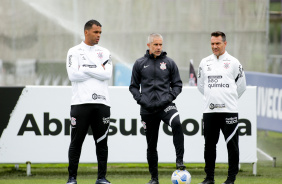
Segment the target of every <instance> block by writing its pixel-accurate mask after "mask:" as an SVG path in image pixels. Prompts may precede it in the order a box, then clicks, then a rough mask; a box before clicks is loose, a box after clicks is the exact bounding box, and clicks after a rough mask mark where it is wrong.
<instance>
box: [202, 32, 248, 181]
mask: <svg viewBox="0 0 282 184" xmlns="http://www.w3.org/2000/svg"><path fill="white" fill-rule="evenodd" d="M226 44H227V42H226V36H225V34H224V33H223V32H220V31H217V32H213V33H211V48H212V51H213V54H212V55H210V56H208V57H206V58H204V59H202V61H201V63H200V66H199V70H198V89H199V91H200V92H201V93H202V94H203V95H204V113H203V127H204V137H205V152H204V157H205V172H206V178H205V180H204V181H203V182H202V183H201V184H214V169H215V160H216V144H217V142H218V139H219V134H220V130H221V131H222V133H223V135H224V138H225V141H226V145H227V150H228V164H229V169H228V177H227V180H226V181H225V182H224V183H223V184H234V182H235V179H236V175H237V174H238V170H239V168H238V167H239V145H238V131H237V128H238V106H237V104H238V99H239V98H240V96H241V95H242V94H243V93H244V91H245V90H246V79H245V74H244V71H243V67H242V65H241V64H240V62H239V61H238V60H237V59H236V58H234V57H233V56H231V55H230V54H228V53H227V51H226V50H225V47H226Z"/></svg>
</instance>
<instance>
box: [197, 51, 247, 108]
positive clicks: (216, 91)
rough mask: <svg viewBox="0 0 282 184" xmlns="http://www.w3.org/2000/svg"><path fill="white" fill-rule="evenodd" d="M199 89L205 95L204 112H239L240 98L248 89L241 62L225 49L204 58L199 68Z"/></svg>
mask: <svg viewBox="0 0 282 184" xmlns="http://www.w3.org/2000/svg"><path fill="white" fill-rule="evenodd" d="M197 86H198V89H199V91H200V92H201V93H202V94H203V95H204V113H211V112H235V113H237V112H238V99H239V98H240V96H241V95H242V94H243V93H244V91H245V90H246V78H245V74H244V71H243V67H242V65H241V64H240V62H239V61H238V60H237V59H236V58H234V57H233V56H231V55H230V54H228V53H227V51H225V53H224V54H223V55H220V56H219V59H217V56H216V55H214V54H212V55H210V56H208V57H206V58H204V59H202V61H201V63H200V66H199V69H198V84H197Z"/></svg>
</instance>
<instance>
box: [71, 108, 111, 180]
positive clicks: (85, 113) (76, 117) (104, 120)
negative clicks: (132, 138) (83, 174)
mask: <svg viewBox="0 0 282 184" xmlns="http://www.w3.org/2000/svg"><path fill="white" fill-rule="evenodd" d="M109 125H110V107H108V106H106V105H103V104H82V105H72V106H71V127H72V131H71V143H70V147H69V167H68V171H69V176H70V177H71V176H73V177H75V178H76V176H77V169H78V163H79V158H80V154H81V147H82V144H83V141H84V139H85V136H86V134H87V132H88V129H89V127H91V129H92V132H93V138H94V140H95V145H96V155H97V160H98V178H103V177H105V175H106V172H107V160H108V145H107V138H108V131H109Z"/></svg>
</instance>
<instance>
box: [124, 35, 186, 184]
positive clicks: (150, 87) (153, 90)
mask: <svg viewBox="0 0 282 184" xmlns="http://www.w3.org/2000/svg"><path fill="white" fill-rule="evenodd" d="M162 43H163V37H162V36H161V35H160V34H155V33H153V34H150V35H149V37H148V43H147V46H148V47H149V50H147V52H146V54H145V55H144V56H143V57H141V58H139V59H137V60H136V62H135V64H134V66H133V70H132V76H131V84H130V86H129V90H130V92H131V93H132V95H133V97H134V99H135V100H136V101H137V103H138V104H139V105H140V106H141V110H140V111H141V112H140V114H141V119H142V123H143V127H144V130H145V132H146V140H147V160H148V164H149V171H150V173H151V180H150V181H149V183H148V184H158V183H159V181H158V152H157V142H158V134H159V132H158V131H159V126H160V122H161V121H163V122H164V123H166V124H168V125H169V126H171V128H172V133H173V143H174V146H175V151H176V168H177V169H180V170H184V169H185V168H186V167H185V165H183V154H184V135H183V131H182V127H181V123H180V118H179V113H178V111H177V108H176V106H175V104H174V103H172V101H173V100H175V99H176V97H177V96H178V95H179V94H180V93H181V91H182V81H181V79H180V76H179V71H178V68H177V66H176V64H175V62H174V61H173V60H172V59H171V58H169V57H167V56H166V55H167V54H166V52H164V51H162ZM140 87H141V91H140Z"/></svg>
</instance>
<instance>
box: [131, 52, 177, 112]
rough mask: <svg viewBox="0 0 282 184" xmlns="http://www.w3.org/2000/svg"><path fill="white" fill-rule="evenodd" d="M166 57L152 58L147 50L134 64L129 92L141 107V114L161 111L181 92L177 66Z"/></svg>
mask: <svg viewBox="0 0 282 184" xmlns="http://www.w3.org/2000/svg"><path fill="white" fill-rule="evenodd" d="M166 55H167V53H166V52H162V53H161V55H160V56H158V57H156V58H154V56H153V54H151V55H150V54H149V50H147V52H146V54H145V55H144V57H141V58H139V59H137V60H136V62H135V63H134V66H133V69H132V76H131V83H130V86H129V91H130V92H131V93H132V95H133V97H134V99H135V100H136V101H137V103H138V104H140V105H141V114H149V113H154V112H157V111H159V110H161V109H162V108H164V106H166V105H167V104H169V103H170V102H172V101H173V100H174V99H175V98H176V97H177V96H178V95H179V94H180V93H181V91H182V81H181V79H180V75H179V71H178V68H177V65H176V64H175V62H174V61H173V60H172V59H171V58H169V57H167V56H166ZM140 87H141V91H140Z"/></svg>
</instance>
